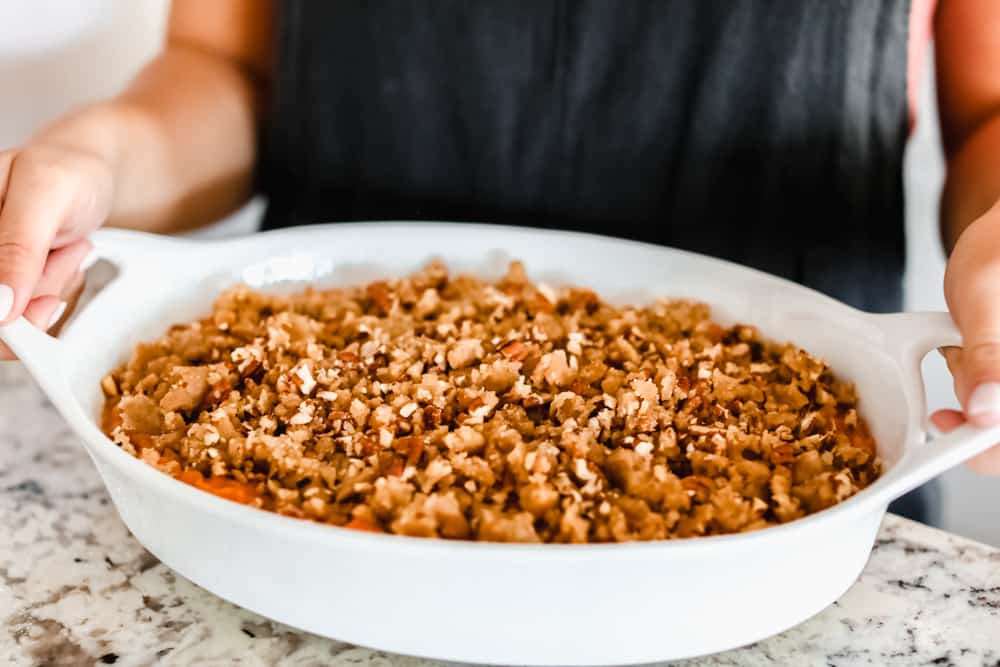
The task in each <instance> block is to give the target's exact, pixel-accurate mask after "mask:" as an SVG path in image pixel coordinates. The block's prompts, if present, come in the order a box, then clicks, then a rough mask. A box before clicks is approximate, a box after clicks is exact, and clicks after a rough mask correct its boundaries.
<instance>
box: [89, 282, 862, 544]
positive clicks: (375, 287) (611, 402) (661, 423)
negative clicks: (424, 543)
mask: <svg viewBox="0 0 1000 667" xmlns="http://www.w3.org/2000/svg"><path fill="white" fill-rule="evenodd" d="M101 386H102V388H103V390H104V394H105V396H106V403H105V411H104V418H103V421H104V423H103V427H104V430H105V432H106V433H107V434H108V435H109V436H110V437H111V438H112V439H113V440H114V442H116V443H117V444H118V445H119V446H121V447H122V448H123V449H125V450H126V451H127V452H129V453H130V454H132V455H134V456H137V457H139V458H141V459H142V460H143V461H145V462H147V463H148V464H149V465H152V466H155V467H156V468H158V469H160V470H161V471H163V472H165V473H167V474H169V475H172V476H174V477H177V478H179V479H181V480H182V481H185V482H187V483H189V484H192V485H194V486H196V487H198V488H201V489H204V490H206V491H209V492H211V493H214V494H216V495H219V496H222V497H225V498H228V499H230V500H234V501H237V502H242V503H246V504H249V505H253V506H255V507H259V508H263V509H266V510H272V511H275V512H279V513H281V514H285V515H288V516H293V517H299V518H303V519H312V520H315V521H320V522H325V523H330V524H334V525H338V526H347V527H349V528H357V529H362V530H372V531H379V532H389V533H396V534H400V535H414V536H422V537H443V538H452V539H468V540H486V541H516V542H619V541H628V540H656V539H668V538H677V537H691V536H699V535H716V534H722V533H734V532H740V531H747V530H754V529H757V528H763V527H766V526H770V525H775V524H779V523H785V522H788V521H792V520H794V519H797V518H799V517H802V516H805V515H807V514H810V513H813V512H817V511H819V510H822V509H824V508H827V507H830V506H831V505H833V504H835V503H837V502H840V501H842V500H844V499H845V498H847V497H849V496H851V495H852V494H854V493H856V492H857V491H858V490H860V489H862V488H864V487H865V486H867V485H868V484H870V483H871V482H872V481H873V480H874V479H875V478H876V477H878V475H879V461H878V458H877V456H876V451H875V443H874V441H873V440H872V438H871V436H870V435H869V432H868V430H867V428H866V426H865V424H864V422H863V421H862V420H861V419H860V418H859V416H858V413H857V411H856V405H857V397H856V396H855V393H854V388H853V386H852V385H850V384H848V383H845V382H842V381H839V380H837V379H836V378H835V377H834V375H833V373H832V372H831V370H830V368H829V367H828V366H826V364H824V363H823V362H822V361H820V360H818V359H816V358H814V357H812V356H810V355H809V354H808V353H806V352H805V351H803V350H801V349H798V348H797V347H795V346H793V345H789V344H777V343H773V342H770V341H767V340H764V339H763V338H761V336H760V335H759V333H758V332H757V331H756V330H755V329H754V328H753V327H750V326H734V327H730V328H724V327H722V326H720V325H718V324H716V323H714V322H713V321H712V320H711V319H709V308H708V307H707V306H706V305H704V304H700V303H694V302H690V301H679V300H662V301H658V302H656V303H654V304H652V305H649V306H644V307H623V308H618V307H612V306H610V305H608V304H606V303H604V302H603V301H602V300H601V299H600V298H598V296H597V295H596V294H594V293H593V292H592V291H590V290H587V289H581V288H573V287H570V288H562V289H553V288H550V287H547V286H545V285H541V284H534V283H532V282H531V281H529V280H528V278H527V276H526V275H525V271H524V268H523V266H522V265H521V264H520V263H517V262H515V263H512V264H511V266H510V269H509V271H508V273H507V275H506V276H505V277H504V278H502V279H501V280H499V281H498V282H495V283H488V282H485V281H482V280H479V279H476V278H472V277H468V276H450V275H449V274H448V272H447V270H446V268H445V266H444V265H443V264H440V263H432V264H430V265H429V266H427V267H426V268H425V269H424V270H422V271H420V272H418V273H416V274H414V275H412V276H410V277H408V278H405V279H400V280H387V281H379V282H374V283H371V284H369V285H366V286H363V287H352V288H345V289H329V290H317V289H307V290H305V291H303V292H301V293H298V294H293V295H274V294H264V293H260V292H255V291H253V290H251V289H249V288H246V287H237V288H234V289H230V290H229V291H227V292H225V293H223V294H222V295H221V296H220V297H219V298H218V300H217V301H216V302H215V304H214V306H213V308H212V313H211V315H210V316H209V317H207V318H205V319H202V320H199V321H197V322H193V323H190V324H179V325H175V326H173V327H172V328H171V329H170V330H169V331H168V332H167V333H166V334H165V335H164V336H163V337H161V338H160V339H159V340H156V341H154V342H150V343H142V344H140V345H139V346H138V347H137V348H136V349H135V351H134V353H133V354H132V357H131V359H130V360H129V361H128V363H126V364H125V365H124V366H122V367H120V368H118V369H117V370H115V371H114V372H112V373H111V374H110V375H108V376H107V377H105V378H104V380H103V382H102V383H101Z"/></svg>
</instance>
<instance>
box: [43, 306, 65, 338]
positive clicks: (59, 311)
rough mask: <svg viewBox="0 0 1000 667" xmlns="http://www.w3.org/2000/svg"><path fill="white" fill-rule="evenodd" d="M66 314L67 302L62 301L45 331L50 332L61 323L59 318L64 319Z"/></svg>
mask: <svg viewBox="0 0 1000 667" xmlns="http://www.w3.org/2000/svg"><path fill="white" fill-rule="evenodd" d="M65 312H66V302H65V301H60V302H59V305H58V306H56V309H55V310H54V311H53V312H52V317H50V318H49V325H48V326H47V327H45V330H46V331H48V330H49V329H51V328H52V327H54V326H55V325H56V322H58V321H59V318H60V317H62V316H63V313H65Z"/></svg>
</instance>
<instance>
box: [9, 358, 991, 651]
mask: <svg viewBox="0 0 1000 667" xmlns="http://www.w3.org/2000/svg"><path fill="white" fill-rule="evenodd" d="M0 461H2V464H0V663H3V664H9V665H18V666H20V665H90V664H116V665H149V664H157V663H162V664H171V665H230V664H244V665H289V666H290V665H296V666H305V665H373V666H374V665H379V666H383V665H413V666H416V665H431V664H435V663H432V662H430V661H426V660H420V659H416V658H404V657H399V656H393V655H388V654H385V653H379V652H374V651H370V650H367V649H363V648H357V647H353V646H350V645H347V644H343V643H339V642H334V641H330V640H326V639H322V638H319V637H316V636H313V635H309V634H306V633H302V632H298V631H295V630H291V629H289V628H287V627H283V626H281V625H278V624H275V623H271V622H269V621H267V620H265V619H263V618H261V617H259V616H257V615H255V614H252V613H250V612H247V611H244V610H242V609H239V608H237V607H235V606H233V605H231V604H229V603H227V602H224V601H222V600H220V599H219V598H216V597H215V596H213V595H211V594H209V593H207V592H205V591H203V590H202V589H200V588H198V587H197V586H195V585H193V584H191V583H190V582H188V581H187V580H185V579H183V578H181V577H180V576H178V575H175V574H174V573H173V572H171V571H170V570H169V569H168V568H166V567H165V566H164V565H162V564H160V563H158V562H157V560H156V559H155V558H154V557H153V556H151V555H150V554H149V553H147V552H146V551H145V550H144V549H143V548H142V546H140V545H139V543H138V542H136V541H135V540H134V539H133V538H132V537H131V535H130V534H129V532H128V530H127V529H126V528H125V526H124V525H123V524H122V522H121V521H120V520H119V518H118V515H117V513H116V512H115V509H114V507H113V506H112V505H111V502H110V500H109V499H108V496H107V494H106V493H105V491H104V488H103V486H102V485H101V481H100V479H99V477H98V475H97V473H96V471H95V470H94V468H93V466H92V464H91V462H90V460H89V459H88V457H87V455H86V453H85V452H84V450H83V448H82V447H81V446H79V445H78V444H77V443H76V441H75V438H74V436H73V434H72V433H71V432H70V431H69V430H68V428H67V427H66V425H65V424H64V423H63V421H62V419H61V418H60V417H59V415H58V414H57V413H56V412H55V410H54V409H53V408H52V407H51V405H49V403H48V401H47V400H46V399H45V397H44V396H43V395H42V393H41V392H40V391H39V390H38V389H37V388H36V387H35V384H34V382H33V381H32V380H31V378H30V377H29V376H28V375H27V373H26V372H25V371H24V370H23V369H22V368H21V367H20V366H18V365H17V364H0ZM679 664H682V665H687V666H692V667H693V666H701V665H741V666H750V667H752V666H754V665H787V664H795V665H814V664H816V665H834V666H837V667H842V666H847V665H886V666H893V665H977V666H978V665H1000V550H996V549H992V548H990V547H987V546H984V545H982V544H978V543H974V542H970V541H968V540H965V539H961V538H958V537H955V536H953V535H949V534H947V533H944V532H941V531H937V530H933V529H930V528H927V527H924V526H921V525H919V524H915V523H911V522H909V521H906V520H903V519H900V518H898V517H893V516H889V517H887V518H886V520H885V523H884V525H883V527H882V532H881V534H880V536H879V539H878V541H877V543H876V545H875V550H874V551H873V553H872V558H871V560H870V562H869V563H868V566H867V568H866V569H865V572H864V574H862V575H861V578H860V580H859V581H858V583H857V584H855V586H854V587H853V588H852V589H851V590H849V591H848V592H847V593H846V594H845V595H844V596H843V597H842V598H841V599H840V600H839V601H837V602H836V603H834V604H833V605H832V606H831V607H829V608H828V609H826V610H825V611H823V612H822V613H820V614H819V615H817V616H816V617H814V618H812V619H811V620H809V621H807V622H805V623H803V624H802V625H800V626H798V627H796V628H793V629H791V630H789V631H787V632H785V633H783V634H781V635H778V636H776V637H772V638H770V639H767V640H765V641H762V642H759V643H757V644H755V645H752V646H749V647H745V648H742V649H738V650H735V651H730V652H727V653H723V654H718V655H714V656H710V657H706V658H700V659H696V660H690V661H685V662H683V663H679Z"/></svg>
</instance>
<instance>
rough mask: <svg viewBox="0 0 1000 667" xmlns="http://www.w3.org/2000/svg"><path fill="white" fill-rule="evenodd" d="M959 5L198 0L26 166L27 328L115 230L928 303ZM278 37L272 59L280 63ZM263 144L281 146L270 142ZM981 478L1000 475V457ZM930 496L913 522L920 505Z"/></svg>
mask: <svg viewBox="0 0 1000 667" xmlns="http://www.w3.org/2000/svg"><path fill="white" fill-rule="evenodd" d="M933 12H934V7H933V6H932V0H913V2H912V3H911V2H907V1H906V0H877V1H873V2H866V3H860V2H859V3H831V2H828V1H827V0H798V1H797V2H793V3H789V2H783V3H777V2H769V1H767V0H742V1H736V2H733V1H731V0H717V1H707V0H699V1H697V2H695V1H694V0H675V1H672V2H652V1H647V0H643V1H639V0H633V1H630V2H619V3H610V2H601V1H599V0H591V1H581V2H575V3H568V2H565V1H563V0H551V1H547V2H527V1H525V2H500V0H496V1H490V0H486V1H482V2H440V1H438V2H432V1H426V2H416V1H411V2H388V1H376V2H364V1H362V0H338V1H337V2H329V3H318V2H308V1H307V0H283V1H282V0H277V1H276V2H275V3H274V4H273V5H272V4H271V3H269V2H264V1H263V0H217V1H215V2H211V3H205V2H199V1H198V0H176V2H175V3H174V6H173V9H172V14H171V20H170V29H169V37H168V40H167V46H166V48H165V49H164V51H163V53H162V54H161V55H160V56H159V57H158V58H157V59H156V60H155V61H153V62H152V63H151V64H150V65H149V66H148V67H146V68H145V70H144V71H143V72H142V73H141V74H140V76H139V77H138V78H137V79H136V80H135V82H134V83H133V84H132V85H131V86H130V87H129V88H128V90H126V91H125V92H124V93H123V94H122V95H120V96H119V97H117V98H115V99H112V100H108V101H106V102H103V103H99V104H95V105H93V106H91V107H88V108H85V109H81V110H79V111H76V112H74V113H72V114H70V115H69V116H67V117H65V118H63V119H61V120H60V121H59V122H57V123H55V124H54V125H52V126H51V127H48V128H46V129H45V130H43V131H42V132H40V133H39V134H38V135H37V136H36V137H35V138H34V139H32V140H31V141H29V142H28V143H27V144H26V145H25V146H23V147H20V148H16V149H13V150H10V151H7V152H5V153H2V154H0V192H2V193H3V204H2V208H0V318H3V320H2V321H4V322H6V321H10V320H11V319H13V318H14V317H17V316H18V315H20V314H22V313H23V314H25V315H26V316H27V317H28V319H30V320H31V321H32V322H34V323H35V324H37V325H39V326H45V325H48V324H49V323H50V322H51V321H52V320H57V319H59V317H60V316H61V313H62V311H63V310H64V305H63V304H64V299H66V298H68V295H69V294H71V293H72V292H73V290H74V289H75V287H77V286H78V284H79V281H80V276H79V266H80V263H81V261H82V260H84V258H85V255H86V254H87V253H88V250H89V244H88V243H87V241H86V240H85V239H86V236H87V234H88V233H89V232H91V231H93V230H94V229H95V228H97V227H98V226H100V225H101V224H105V223H108V224H115V225H121V226H127V227H134V228H138V229H144V230H147V231H155V232H174V231H180V230H183V229H189V228H192V227H196V226H198V225H201V224H205V223H207V222H209V221H212V220H214V219H217V218H218V217H220V216H222V215H224V214H226V213H229V212H230V211H232V210H234V209H235V208H236V207H238V206H239V205H240V204H241V203H243V202H244V201H245V200H246V199H247V198H248V197H249V196H250V195H251V193H252V192H253V191H254V189H255V188H259V189H261V190H263V191H264V192H265V193H266V194H267V195H268V196H269V208H268V212H267V215H266V217H265V222H264V225H265V227H279V226H287V225H293V224H307V223H312V222H327V221H335V220H360V219H387V218H396V219H414V218H424V219H460V220H488V221H491V222H509V223H517V224H523V225H536V226H546V227H560V228H571V229H581V230H586V231H592V232H597V233H605V234H614V235H619V236H626V237H630V238H636V239H641V240H644V241H649V242H654V243H664V244H669V245H674V246H679V247H684V248H688V249H692V250H696V251H699V252H704V253H709V254H713V255H716V256H722V257H726V258H728V259H731V260H734V261H738V262H741V263H744V264H749V265H751V266H755V267H758V268H761V269H763V270H766V271H769V272H771V273H775V274H778V275H781V276H785V277H787V278H790V279H794V280H797V281H799V282H801V283H803V284H806V285H808V286H810V287H813V288H815V289H819V290H821V291H824V292H826V293H828V294H831V295H833V296H835V297H837V298H839V299H841V300H844V301H846V302H848V303H851V304H852V305H855V306H857V307H860V308H864V309H868V310H885V311H892V310H898V309H899V308H900V307H901V275H902V268H903V249H904V245H903V231H902V220H903V219H902V214H903V198H902V185H901V168H902V155H903V148H904V145H905V142H906V138H907V135H908V130H909V127H910V126H911V125H912V111H913V94H912V93H913V90H914V87H915V71H917V69H918V67H919V63H920V53H921V50H922V48H923V47H924V46H925V45H926V43H927V41H928V39H929V27H930V22H931V16H932V13H933ZM997 19H1000V9H998V8H997V6H996V4H995V3H994V2H993V0H941V2H940V6H939V7H938V8H937V10H936V16H935V18H934V21H935V26H936V34H937V45H938V63H939V64H938V67H939V74H940V79H941V81H940V90H941V116H942V122H943V130H944V131H943V135H944V138H945V142H946V148H947V152H948V182H947V187H946V190H945V193H944V197H943V201H942V210H941V219H942V233H943V238H944V240H945V244H946V246H947V247H948V248H949V250H951V258H950V261H949V265H948V273H947V277H946V284H945V289H946V295H947V298H948V303H949V307H950V309H951V312H952V315H953V317H954V319H955V321H956V323H957V324H958V325H959V327H960V328H961V330H962V332H963V336H964V341H965V346H964V348H962V349H954V350H948V351H947V352H946V354H947V356H948V361H949V365H950V368H951V369H952V371H953V374H954V376H955V386H956V391H957V394H958V397H959V399H960V401H961V403H962V405H963V406H964V412H956V411H942V412H939V413H937V414H935V415H934V421H935V423H936V424H937V425H938V426H939V427H940V428H942V429H950V428H954V427H955V426H957V425H958V424H960V423H962V421H963V420H965V419H969V420H971V421H973V422H975V423H978V424H991V423H997V422H1000V254H998V253H1000V208H997V207H996V206H995V203H996V201H997V199H998V196H1000V157H997V156H1000V20H997ZM272 45H273V48H272ZM261 136H262V137H263V139H262V140H259V139H260V137H261ZM975 465H976V466H977V467H978V468H979V469H981V470H984V471H989V472H994V473H998V472H1000V449H994V450H993V451H991V452H988V453H986V454H984V455H982V456H981V457H979V458H978V459H977V461H976V463H975ZM912 502H915V503H916V505H915V506H911V507H909V508H907V506H906V505H903V506H897V509H898V510H900V511H905V512H907V513H908V514H910V515H911V516H926V514H925V513H924V514H922V512H924V510H925V509H926V507H924V509H923V510H922V509H921V507H922V506H921V504H920V502H919V499H917V500H915V501H914V499H913V498H911V503H912Z"/></svg>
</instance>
